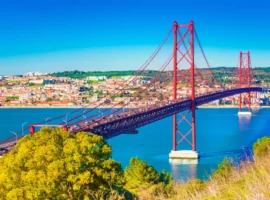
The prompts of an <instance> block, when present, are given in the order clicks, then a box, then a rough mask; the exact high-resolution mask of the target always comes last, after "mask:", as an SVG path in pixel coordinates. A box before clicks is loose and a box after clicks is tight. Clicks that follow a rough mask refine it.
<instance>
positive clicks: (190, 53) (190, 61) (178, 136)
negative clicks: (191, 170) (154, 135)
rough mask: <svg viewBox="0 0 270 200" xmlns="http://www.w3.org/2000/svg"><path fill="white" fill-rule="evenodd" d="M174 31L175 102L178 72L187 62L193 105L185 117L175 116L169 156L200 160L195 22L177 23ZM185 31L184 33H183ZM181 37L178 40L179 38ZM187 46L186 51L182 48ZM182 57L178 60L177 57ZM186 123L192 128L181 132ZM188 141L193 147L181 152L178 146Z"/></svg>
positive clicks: (174, 25) (174, 98)
mask: <svg viewBox="0 0 270 200" xmlns="http://www.w3.org/2000/svg"><path fill="white" fill-rule="evenodd" d="M173 30H174V40H173V52H174V54H173V56H174V57H173V100H176V99H177V98H178V96H177V84H178V75H179V74H178V72H179V69H180V64H182V63H183V60H185V61H186V64H187V66H189V67H188V68H189V69H188V70H187V72H189V73H190V74H189V75H190V83H189V84H190V87H191V91H190V94H191V98H190V100H191V105H190V110H189V112H188V113H186V114H185V115H183V114H181V113H179V114H174V115H173V148H172V151H171V153H170V154H169V157H170V159H198V153H197V152H196V126H195V125H196V123H195V122H196V117H195V116H196V115H195V110H196V105H195V76H194V73H195V63H194V31H195V30H194V22H193V21H190V23H189V24H185V25H178V23H177V22H176V21H175V22H174V24H173ZM182 31H183V32H182ZM178 35H180V38H179V39H178V38H177V36H178ZM185 40H188V42H187V44H188V46H187V47H186V46H185ZM181 45H182V46H185V50H184V51H183V49H181V48H180V47H181ZM178 54H179V55H180V57H179V58H178V57H177V55H178ZM189 114H191V121H189V120H188V117H187V116H188V115H189ZM178 115H180V117H181V118H180V120H179V121H178V118H177V117H178ZM183 121H186V122H187V123H188V125H189V127H190V129H189V131H187V132H186V133H184V132H183V131H181V127H180V124H181V122H183ZM184 141H186V142H187V143H188V145H189V146H190V147H191V148H190V149H186V150H183V149H181V150H179V149H177V146H178V145H179V144H180V143H182V142H184Z"/></svg>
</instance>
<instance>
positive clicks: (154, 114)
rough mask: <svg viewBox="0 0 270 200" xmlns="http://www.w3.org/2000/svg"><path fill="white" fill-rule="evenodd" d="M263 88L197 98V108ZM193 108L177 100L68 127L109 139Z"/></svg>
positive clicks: (210, 94)
mask: <svg viewBox="0 0 270 200" xmlns="http://www.w3.org/2000/svg"><path fill="white" fill-rule="evenodd" d="M262 90H263V88H261V87H251V88H250V89H249V88H237V89H229V90H221V91H218V92H214V93H208V94H205V95H201V96H197V97H196V100H195V101H196V103H195V104H196V106H199V105H202V104H206V103H209V102H211V101H214V100H217V99H221V98H225V97H228V96H232V95H236V94H240V93H245V92H249V91H251V92H261V91H262ZM190 107H191V100H189V99H187V98H185V99H176V100H170V101H167V102H162V103H159V104H156V105H152V106H149V107H147V108H138V109H131V110H127V111H125V112H121V113H115V114H111V115H107V116H104V117H101V118H97V119H94V120H83V121H80V122H78V123H76V124H72V125H71V126H69V127H68V129H69V131H71V132H74V133H76V132H79V131H88V132H92V133H96V134H98V135H102V136H103V137H104V138H106V139H108V138H111V137H114V136H116V135H119V134H121V133H124V132H126V131H131V130H134V129H136V128H138V127H141V126H144V125H147V124H149V123H152V122H154V121H158V120H160V119H163V118H165V117H168V116H171V115H174V114H176V113H179V112H182V111H185V110H189V109H190Z"/></svg>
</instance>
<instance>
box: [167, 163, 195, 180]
mask: <svg viewBox="0 0 270 200" xmlns="http://www.w3.org/2000/svg"><path fill="white" fill-rule="evenodd" d="M169 162H170V165H171V171H172V174H173V177H174V180H182V181H187V180H188V179H194V178H196V177H198V176H197V164H198V159H170V160H169ZM187 174H188V176H187Z"/></svg>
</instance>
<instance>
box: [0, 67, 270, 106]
mask: <svg viewBox="0 0 270 200" xmlns="http://www.w3.org/2000/svg"><path fill="white" fill-rule="evenodd" d="M216 69H217V70H216V72H215V73H216V74H218V73H219V71H222V68H220V69H219V68H216ZM230 71H232V70H230V69H229V68H228V69H226V71H225V73H224V69H223V71H222V74H225V75H226V72H230ZM80 73H82V72H79V73H78V72H77V75H78V74H80ZM83 73H84V72H83ZM266 73H267V72H264V73H262V72H260V71H259V70H257V71H256V73H255V77H256V78H254V79H253V80H252V82H253V83H257V84H260V85H265V86H267V85H268V82H267V81H266V80H264V79H265V77H267V74H266ZM70 74H72V76H71V75H70ZM74 74H76V71H75V72H69V74H68V75H67V74H64V73H53V74H48V73H39V72H29V73H27V74H25V75H19V76H0V105H1V106H2V107H73V106H74V107H77V106H78V107H79V106H85V105H90V107H94V106H96V105H98V104H99V103H101V102H105V103H106V104H107V105H108V106H112V105H113V106H115V107H117V106H121V105H126V106H127V107H141V106H146V105H149V104H155V103H157V102H160V101H162V100H165V99H172V92H171V91H172V83H171V80H172V77H171V76H170V75H168V74H167V76H166V78H164V77H165V76H164V74H163V78H159V79H158V80H155V83H154V84H152V82H153V73H149V74H147V75H140V76H138V75H132V74H134V72H132V71H130V72H129V73H121V72H114V74H113V75H114V76H112V75H111V74H110V75H109V76H106V73H101V74H105V75H100V74H99V73H96V74H97V75H95V74H94V75H92V76H87V73H85V74H84V75H83V76H74ZM231 74H232V73H231ZM231 74H230V73H228V74H227V75H226V76H223V77H221V79H220V80H222V82H224V83H226V86H227V87H231V88H233V87H234V85H233V81H232V80H233V79H234V78H233V77H232V76H231ZM262 74H263V75H266V76H262ZM259 79H260V80H259ZM228 80H229V81H228ZM187 82H188V81H184V82H179V85H178V87H179V90H178V97H180V98H186V97H188V96H189V94H190V89H189V87H188V84H187ZM234 82H235V83H237V80H236V81H234ZM230 84H231V85H230ZM210 85H212V86H209V84H208V83H206V82H200V81H198V83H197V85H196V94H197V95H200V94H205V93H209V92H212V91H214V90H221V89H222V86H220V85H218V84H215V83H213V84H210ZM138 94H140V95H138ZM252 97H253V98H252V103H253V104H254V103H255V104H259V103H261V104H265V105H268V95H267V94H261V96H259V95H258V94H256V95H254V94H253V96H252ZM237 104H238V97H237V96H231V97H228V98H225V99H222V100H219V101H216V102H212V103H211V106H218V105H226V106H233V105H237ZM206 106H210V105H209V104H208V105H206Z"/></svg>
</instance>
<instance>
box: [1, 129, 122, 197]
mask: <svg viewBox="0 0 270 200" xmlns="http://www.w3.org/2000/svg"><path fill="white" fill-rule="evenodd" d="M111 153H112V149H111V147H110V146H109V145H108V144H107V143H106V141H105V140H103V138H102V137H101V136H97V135H93V134H88V133H86V132H80V133H77V134H76V135H75V134H71V133H68V132H66V131H64V130H62V129H59V128H58V129H52V128H48V127H45V128H43V129H41V130H40V131H39V132H37V133H35V134H34V135H33V136H26V137H24V138H22V139H21V140H20V141H19V143H18V144H17V145H16V146H15V148H14V149H13V150H12V151H11V152H9V153H8V154H7V155H5V156H3V158H2V159H1V160H0V199H12V200H16V199H101V198H106V199H107V198H108V195H111V194H112V193H113V192H119V191H120V192H121V188H122V185H123V183H124V180H123V170H122V168H121V165H120V163H118V162H116V161H114V160H112V159H111Z"/></svg>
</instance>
